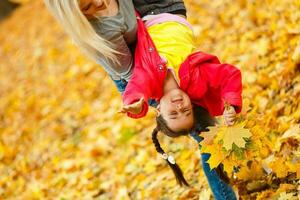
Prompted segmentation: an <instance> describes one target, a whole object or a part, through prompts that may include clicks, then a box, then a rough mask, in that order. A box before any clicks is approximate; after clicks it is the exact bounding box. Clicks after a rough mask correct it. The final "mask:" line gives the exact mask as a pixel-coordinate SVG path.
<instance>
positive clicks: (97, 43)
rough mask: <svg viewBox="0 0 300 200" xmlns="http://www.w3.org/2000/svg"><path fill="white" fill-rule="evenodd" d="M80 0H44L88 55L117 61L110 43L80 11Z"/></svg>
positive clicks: (115, 52) (96, 58)
mask: <svg viewBox="0 0 300 200" xmlns="http://www.w3.org/2000/svg"><path fill="white" fill-rule="evenodd" d="M79 1H80V0H44V2H45V4H46V6H47V8H48V9H49V10H50V11H51V12H52V14H53V15H54V16H55V18H56V19H57V20H58V21H59V22H60V23H61V25H62V27H63V28H64V29H65V30H66V32H67V33H68V34H69V35H70V36H71V37H72V39H73V41H74V42H75V44H76V45H77V46H79V48H80V49H81V50H82V51H83V52H84V53H85V54H87V55H88V56H90V57H92V58H93V59H95V60H99V58H100V57H105V58H106V59H110V60H112V61H113V62H115V63H119V62H118V60H117V57H116V54H118V53H119V52H118V51H116V50H114V49H113V48H112V44H111V43H110V42H109V41H107V40H105V39H104V38H102V37H101V36H100V35H98V34H97V33H96V31H95V30H94V28H93V27H92V25H91V24H90V22H89V21H88V20H87V18H86V17H85V16H84V14H83V13H82V12H81V10H80V7H79Z"/></svg>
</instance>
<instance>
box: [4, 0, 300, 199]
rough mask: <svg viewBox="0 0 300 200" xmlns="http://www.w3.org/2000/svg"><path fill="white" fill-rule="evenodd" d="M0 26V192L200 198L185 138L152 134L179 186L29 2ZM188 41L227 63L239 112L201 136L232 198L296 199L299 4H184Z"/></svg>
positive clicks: (113, 96) (109, 87)
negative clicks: (238, 88) (234, 72)
mask: <svg viewBox="0 0 300 200" xmlns="http://www.w3.org/2000/svg"><path fill="white" fill-rule="evenodd" d="M14 2H18V3H22V6H20V7H19V8H18V9H17V10H16V11H15V12H14V13H13V14H12V15H11V16H10V17H8V18H6V19H5V20H4V21H2V22H0V174H1V176H0V199H61V200H62V199H93V198H96V199H200V200H206V199H210V198H212V197H211V193H210V190H209V187H208V184H207V182H206V179H205V176H204V175H203V172H202V170H201V166H200V164H199V163H200V160H199V159H200V158H199V152H200V151H199V150H198V145H197V143H196V142H195V141H194V140H192V139H191V138H189V137H183V138H178V139H170V138H167V137H165V136H159V137H160V140H161V141H162V145H163V146H164V149H165V150H166V151H167V152H168V153H169V152H172V153H171V154H173V155H174V157H175V158H176V161H177V162H178V163H179V165H180V166H181V168H182V169H183V171H184V173H185V177H186V178H187V180H188V182H189V183H190V184H191V186H192V187H191V188H184V187H182V188H181V187H179V186H178V185H176V181H175V179H174V175H173V174H172V172H171V170H169V168H168V166H166V164H165V162H164V161H163V160H162V159H161V158H160V156H158V155H157V153H156V151H155V149H154V146H153V145H152V142H151V137H150V134H151V132H152V129H153V128H154V127H155V124H154V116H155V113H154V112H153V110H152V111H151V112H150V113H149V114H148V116H147V117H146V118H144V119H140V120H134V119H129V118H127V117H126V116H123V115H121V114H118V113H117V111H118V110H119V109H120V107H121V98H120V95H119V93H118V92H117V91H116V89H115V86H114V85H113V83H112V81H111V80H110V78H109V77H108V76H107V74H106V73H105V72H104V71H103V70H102V69H101V67H100V66H98V65H97V64H96V63H94V62H93V61H91V60H88V59H87V58H86V57H85V56H84V55H83V54H81V52H79V51H78V49H77V48H76V47H75V46H74V45H73V43H72V41H71V40H70V38H68V37H67V36H66V34H65V33H64V31H63V30H62V28H61V27H60V26H59V25H58V24H57V23H56V22H55V20H54V18H53V17H52V16H51V15H50V14H49V13H48V11H47V10H46V9H45V7H44V5H43V3H42V1H41V0H26V1H22V0H17V1H14ZM185 3H186V6H187V7H188V19H189V21H190V22H191V23H192V25H193V27H194V32H195V34H196V40H197V44H198V49H199V50H201V51H205V52H208V53H212V54H215V55H218V57H220V58H221V60H222V61H223V62H228V63H232V64H234V65H236V66H237V67H238V68H240V69H241V71H242V76H243V98H244V103H243V104H244V105H243V111H242V113H241V114H240V115H239V117H238V121H237V123H236V124H235V125H234V126H232V127H226V126H224V123H223V122H222V119H221V118H220V119H218V121H219V125H218V126H216V127H211V128H210V131H209V132H205V133H202V136H203V137H204V138H206V140H207V141H210V142H207V143H205V144H202V146H203V148H202V149H201V151H202V152H208V153H211V154H212V156H211V158H210V160H209V161H208V163H209V164H210V165H211V167H212V168H213V167H216V166H217V165H218V164H220V163H221V164H223V166H224V170H225V171H226V172H227V174H228V176H229V177H230V181H231V184H232V185H234V188H235V190H236V191H238V192H239V196H240V197H241V198H242V199H247V200H248V199H251V200H252V199H261V200H265V199H274V200H275V199H276V200H287V199H288V200H297V199H299V198H300V186H299V185H300V182H299V178H300V145H299V144H300V143H299V142H300V103H299V102H300V101H299V99H300V12H299V10H300V1H299V0H285V1H282V0H262V1H254V0H251V1H247V0H222V1H220V0H201V1H200V0H185Z"/></svg>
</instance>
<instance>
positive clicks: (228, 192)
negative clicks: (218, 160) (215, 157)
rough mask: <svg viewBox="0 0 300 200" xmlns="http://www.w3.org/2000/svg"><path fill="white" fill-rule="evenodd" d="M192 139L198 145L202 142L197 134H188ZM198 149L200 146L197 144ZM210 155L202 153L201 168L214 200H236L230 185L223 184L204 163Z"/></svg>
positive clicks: (214, 171) (213, 170)
mask: <svg viewBox="0 0 300 200" xmlns="http://www.w3.org/2000/svg"><path fill="white" fill-rule="evenodd" d="M190 135H191V136H192V137H193V139H195V140H196V141H197V142H198V143H199V142H201V141H202V140H203V138H202V137H200V136H199V135H198V134H197V133H195V132H193V133H191V134H190ZM199 148H201V145H200V144H199ZM209 157H210V154H207V153H203V154H201V158H202V159H201V160H202V168H203V171H204V173H205V175H206V178H207V180H208V183H209V186H210V188H211V191H212V193H213V195H214V198H215V200H236V196H235V193H234V191H233V189H232V188H231V186H230V185H228V184H227V183H225V182H224V181H223V180H222V179H221V178H220V177H219V175H218V174H217V172H216V170H215V169H212V170H211V169H210V167H209V165H208V163H206V161H207V160H208V159H209Z"/></svg>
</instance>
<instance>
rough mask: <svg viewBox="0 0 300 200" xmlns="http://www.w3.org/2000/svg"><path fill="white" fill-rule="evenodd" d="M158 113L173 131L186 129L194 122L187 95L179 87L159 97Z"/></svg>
mask: <svg viewBox="0 0 300 200" xmlns="http://www.w3.org/2000/svg"><path fill="white" fill-rule="evenodd" d="M157 112H158V115H162V117H163V118H164V119H165V121H166V122H167V126H168V127H169V128H170V129H171V130H172V131H174V132H179V131H182V130H188V129H190V128H192V126H193V124H194V113H193V109H192V104H191V100H190V98H189V96H188V95H187V94H186V93H185V92H183V91H182V90H180V89H173V90H171V91H169V92H168V93H166V94H164V96H163V97H162V98H161V99H160V104H159V106H158V107H157Z"/></svg>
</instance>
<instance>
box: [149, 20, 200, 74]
mask: <svg viewBox="0 0 300 200" xmlns="http://www.w3.org/2000/svg"><path fill="white" fill-rule="evenodd" d="M148 32H149V34H150V36H151V38H152V40H153V42H154V44H155V46H156V49H157V51H158V53H159V55H160V56H161V57H163V58H165V59H166V60H167V67H168V68H172V69H174V71H175V72H176V75H177V77H178V70H179V67H180V65H181V63H182V62H183V61H184V60H185V59H186V57H187V56H188V55H190V54H191V53H192V52H193V51H194V50H195V42H194V34H193V31H192V30H191V29H190V28H189V27H188V26H186V25H183V24H181V23H178V22H173V21H171V22H163V23H160V24H155V25H153V26H150V27H149V28H148Z"/></svg>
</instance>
